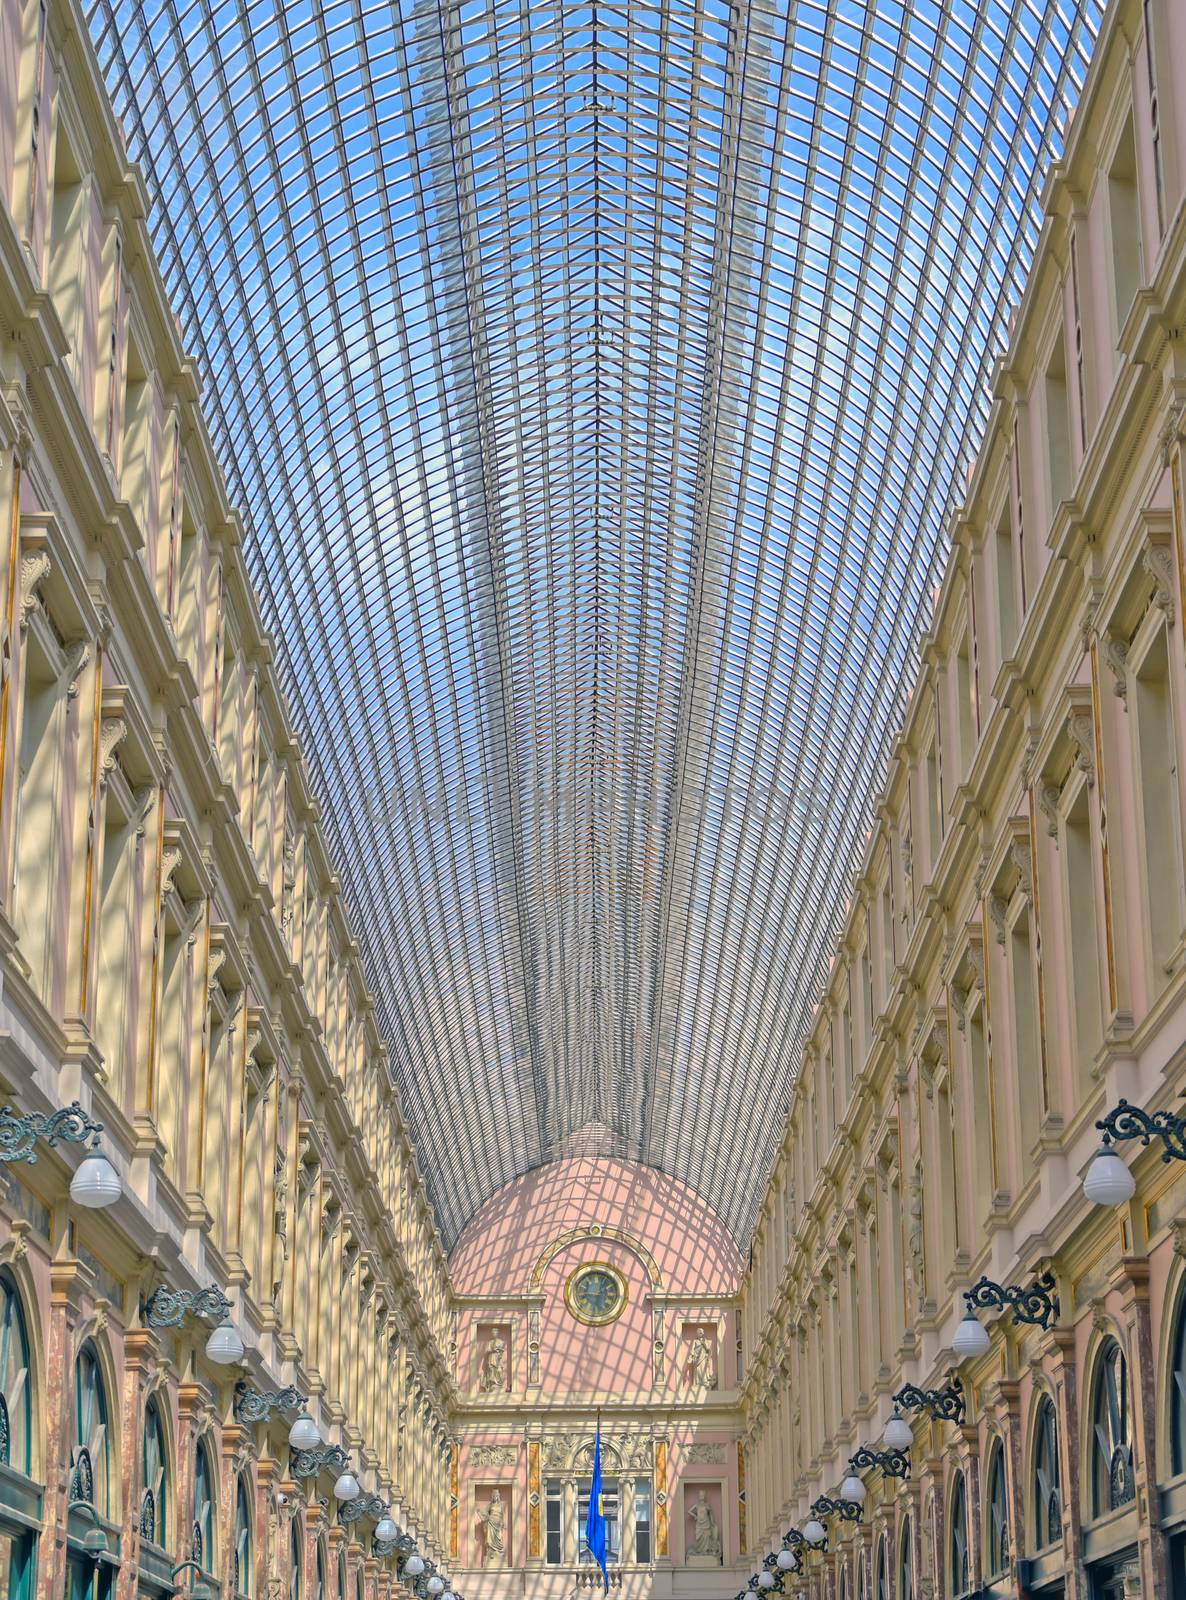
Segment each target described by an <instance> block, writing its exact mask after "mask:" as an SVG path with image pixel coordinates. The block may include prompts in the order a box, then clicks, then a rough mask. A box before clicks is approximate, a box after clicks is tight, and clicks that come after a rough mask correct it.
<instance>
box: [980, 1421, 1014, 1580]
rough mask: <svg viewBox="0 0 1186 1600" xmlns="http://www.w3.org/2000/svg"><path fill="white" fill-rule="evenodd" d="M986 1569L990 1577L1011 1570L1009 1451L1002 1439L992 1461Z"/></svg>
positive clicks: (989, 1471) (986, 1529)
mask: <svg viewBox="0 0 1186 1600" xmlns="http://www.w3.org/2000/svg"><path fill="white" fill-rule="evenodd" d="M984 1553H985V1562H984V1570H985V1572H986V1574H987V1575H988V1577H989V1578H990V1579H993V1578H1002V1577H1004V1575H1005V1574H1006V1573H1007V1572H1008V1570H1009V1499H1008V1492H1007V1485H1006V1482H1005V1451H1004V1449H1003V1447H1002V1446H1001V1444H1000V1443H999V1442H998V1443H997V1444H996V1445H995V1446H994V1447H993V1452H992V1455H991V1457H990V1458H989V1463H988V1525H987V1527H986V1528H985V1552H984Z"/></svg>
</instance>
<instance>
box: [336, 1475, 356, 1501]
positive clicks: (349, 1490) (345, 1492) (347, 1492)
mask: <svg viewBox="0 0 1186 1600" xmlns="http://www.w3.org/2000/svg"><path fill="white" fill-rule="evenodd" d="M361 1493H362V1490H361V1488H360V1487H359V1483H358V1479H357V1478H356V1477H355V1476H354V1474H353V1473H352V1472H350V1471H346V1472H343V1474H342V1476H341V1477H340V1478H339V1479H338V1481H337V1483H335V1484H334V1499H335V1500H357V1499H358V1497H359V1495H360V1494H361Z"/></svg>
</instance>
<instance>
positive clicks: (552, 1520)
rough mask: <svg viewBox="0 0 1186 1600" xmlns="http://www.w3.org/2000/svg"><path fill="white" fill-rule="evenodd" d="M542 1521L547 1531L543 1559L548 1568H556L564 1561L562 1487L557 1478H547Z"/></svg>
mask: <svg viewBox="0 0 1186 1600" xmlns="http://www.w3.org/2000/svg"><path fill="white" fill-rule="evenodd" d="M544 1520H545V1523H546V1531H547V1548H546V1550H545V1552H544V1559H545V1560H546V1561H547V1563H548V1565H549V1566H553V1567H558V1566H559V1565H560V1563H561V1562H562V1561H563V1560H564V1533H563V1524H564V1485H563V1484H562V1483H561V1482H560V1480H559V1478H549V1479H548V1485H547V1492H546V1494H545V1496H544Z"/></svg>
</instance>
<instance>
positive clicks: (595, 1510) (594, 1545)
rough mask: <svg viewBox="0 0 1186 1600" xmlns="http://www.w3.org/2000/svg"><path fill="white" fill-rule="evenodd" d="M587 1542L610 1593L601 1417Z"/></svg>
mask: <svg viewBox="0 0 1186 1600" xmlns="http://www.w3.org/2000/svg"><path fill="white" fill-rule="evenodd" d="M585 1543H586V1544H587V1545H588V1546H589V1553H590V1555H591V1556H592V1557H593V1559H594V1561H596V1563H597V1565H598V1566H599V1567H600V1568H601V1576H602V1577H603V1578H604V1579H605V1592H606V1594H608V1593H609V1568H608V1567H607V1566H606V1564H605V1553H606V1545H607V1533H606V1523H605V1511H604V1510H603V1508H602V1504H601V1418H600V1417H599V1418H598V1419H597V1442H596V1443H595V1444H594V1446H593V1483H592V1487H591V1488H590V1490H589V1515H588V1516H587V1517H586V1518H585Z"/></svg>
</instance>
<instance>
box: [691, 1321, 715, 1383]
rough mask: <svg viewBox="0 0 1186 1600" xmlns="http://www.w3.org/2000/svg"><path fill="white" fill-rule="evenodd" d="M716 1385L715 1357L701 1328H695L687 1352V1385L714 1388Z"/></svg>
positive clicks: (706, 1335)
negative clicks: (694, 1333)
mask: <svg viewBox="0 0 1186 1600" xmlns="http://www.w3.org/2000/svg"><path fill="white" fill-rule="evenodd" d="M716 1386H717V1358H716V1354H715V1352H714V1350H713V1348H712V1345H711V1344H710V1343H709V1338H708V1334H707V1333H706V1331H705V1330H704V1329H703V1328H697V1329H696V1337H695V1338H694V1339H693V1340H692V1348H691V1350H690V1351H689V1352H688V1387H689V1388H691V1389H715V1388H716Z"/></svg>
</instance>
